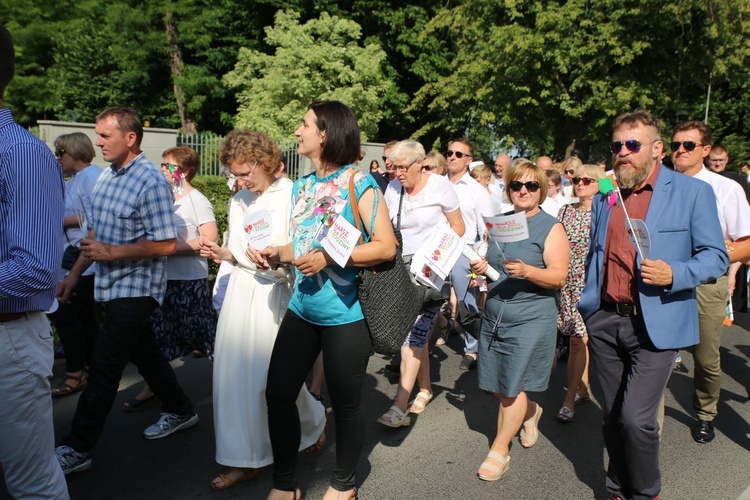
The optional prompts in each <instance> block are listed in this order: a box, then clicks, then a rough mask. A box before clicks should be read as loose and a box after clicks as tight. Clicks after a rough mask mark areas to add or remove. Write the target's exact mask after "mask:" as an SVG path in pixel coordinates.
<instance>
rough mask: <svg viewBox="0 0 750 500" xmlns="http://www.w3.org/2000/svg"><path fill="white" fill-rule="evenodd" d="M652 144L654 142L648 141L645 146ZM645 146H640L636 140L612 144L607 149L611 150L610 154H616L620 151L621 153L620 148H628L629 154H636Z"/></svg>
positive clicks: (639, 142)
mask: <svg viewBox="0 0 750 500" xmlns="http://www.w3.org/2000/svg"><path fill="white" fill-rule="evenodd" d="M652 142H656V141H649V142H647V143H646V144H651V143H652ZM646 144H641V141H638V140H636V139H628V140H627V141H615V142H613V143H612V145H611V146H610V147H609V149H611V150H612V154H617V153H619V152H620V151H622V147H623V146H625V147H626V148H628V151H630V152H631V153H637V152H638V151H640V150H641V148H642V147H643V146H645V145H646Z"/></svg>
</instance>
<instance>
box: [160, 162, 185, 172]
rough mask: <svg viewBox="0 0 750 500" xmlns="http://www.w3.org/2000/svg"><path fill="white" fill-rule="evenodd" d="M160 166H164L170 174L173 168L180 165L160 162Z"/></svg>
mask: <svg viewBox="0 0 750 500" xmlns="http://www.w3.org/2000/svg"><path fill="white" fill-rule="evenodd" d="M161 168H166V169H167V170H169V173H170V174H171V173H172V172H174V169H176V168H180V166H179V165H175V164H174V163H162V164H161Z"/></svg>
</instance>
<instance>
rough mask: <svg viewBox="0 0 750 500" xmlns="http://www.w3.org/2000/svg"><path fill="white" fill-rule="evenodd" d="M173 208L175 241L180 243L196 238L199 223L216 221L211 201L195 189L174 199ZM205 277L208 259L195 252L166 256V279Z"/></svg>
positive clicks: (196, 278) (198, 233)
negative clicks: (175, 231) (175, 228)
mask: <svg viewBox="0 0 750 500" xmlns="http://www.w3.org/2000/svg"><path fill="white" fill-rule="evenodd" d="M174 209H175V210H174V221H175V226H176V227H177V241H178V242H180V243H184V242H186V241H189V240H192V239H194V238H198V237H199V236H200V232H199V231H198V228H199V227H200V226H201V224H206V223H207V222H215V221H216V218H215V217H214V208H213V207H212V206H211V202H210V201H208V198H206V197H205V196H203V193H201V192H200V191H198V190H197V189H193V190H192V191H190V192H189V193H188V194H187V196H183V197H182V198H180V199H179V200H178V201H175V204H174ZM207 277H208V261H207V260H206V259H205V258H204V257H201V256H200V255H198V254H197V253H196V254H175V255H170V256H169V258H167V279H168V280H198V279H203V278H207Z"/></svg>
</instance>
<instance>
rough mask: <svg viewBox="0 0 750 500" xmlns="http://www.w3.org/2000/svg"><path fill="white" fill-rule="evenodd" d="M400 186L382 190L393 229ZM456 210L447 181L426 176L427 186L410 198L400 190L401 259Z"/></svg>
mask: <svg viewBox="0 0 750 500" xmlns="http://www.w3.org/2000/svg"><path fill="white" fill-rule="evenodd" d="M472 180H473V179H472ZM400 196H401V183H400V182H399V181H398V179H394V180H392V181H391V182H390V183H389V184H388V188H387V189H386V190H385V203H386V204H387V205H388V214H389V215H390V218H391V221H392V222H393V226H394V227H395V226H396V219H397V214H398V204H399V198H400ZM458 209H459V202H458V196H456V191H455V190H454V189H453V186H452V185H451V183H450V181H449V180H448V179H447V178H445V177H443V176H442V175H437V174H428V178H427V185H425V187H424V188H422V190H421V191H420V192H418V193H417V194H415V195H414V196H409V194H408V193H407V192H406V190H404V200H403V202H402V205H401V236H402V238H403V240H404V242H403V243H404V248H403V250H402V252H403V254H404V255H412V254H414V252H416V251H417V249H418V248H419V246H420V245H421V244H422V243H424V242H425V240H426V239H427V238H429V237H430V235H431V234H432V231H433V230H434V229H435V227H437V225H438V223H439V222H440V221H441V220H446V218H445V215H444V214H446V213H450V212H454V211H456V210H458Z"/></svg>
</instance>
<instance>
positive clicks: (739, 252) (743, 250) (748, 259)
mask: <svg viewBox="0 0 750 500" xmlns="http://www.w3.org/2000/svg"><path fill="white" fill-rule="evenodd" d="M726 246H727V252H728V253H729V261H730V262H742V263H743V264H750V236H747V237H744V238H740V239H738V240H735V241H727V242H726Z"/></svg>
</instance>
